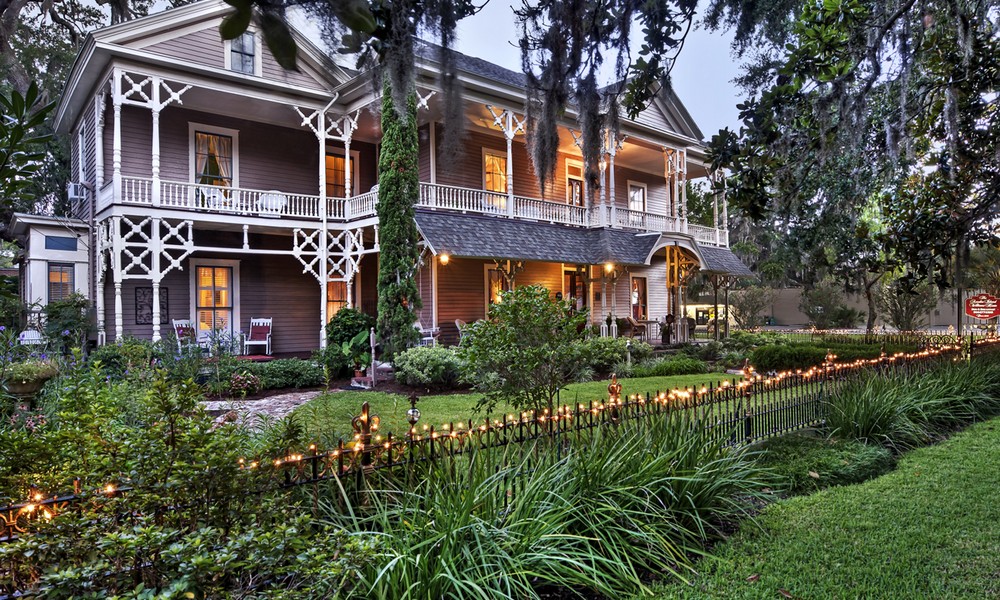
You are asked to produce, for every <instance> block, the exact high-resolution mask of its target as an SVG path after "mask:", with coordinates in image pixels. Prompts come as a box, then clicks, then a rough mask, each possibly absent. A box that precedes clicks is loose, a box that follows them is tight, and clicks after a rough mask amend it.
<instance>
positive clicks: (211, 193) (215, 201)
mask: <svg viewBox="0 0 1000 600" xmlns="http://www.w3.org/2000/svg"><path fill="white" fill-rule="evenodd" d="M198 193H199V194H201V201H202V203H203V205H204V206H205V207H206V208H209V209H212V210H220V209H226V208H230V207H231V206H232V203H231V202H230V200H229V198H227V197H226V194H225V193H224V192H223V191H222V190H220V189H217V188H208V187H206V188H199V190H198Z"/></svg>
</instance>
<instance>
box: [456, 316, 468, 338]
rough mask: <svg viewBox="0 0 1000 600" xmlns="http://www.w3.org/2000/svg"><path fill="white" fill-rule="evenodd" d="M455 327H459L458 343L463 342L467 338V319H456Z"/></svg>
mask: <svg viewBox="0 0 1000 600" xmlns="http://www.w3.org/2000/svg"><path fill="white" fill-rule="evenodd" d="M455 327H457V328H458V343H459V344H461V343H462V340H464V339H465V335H466V334H465V321H463V320H462V319H455Z"/></svg>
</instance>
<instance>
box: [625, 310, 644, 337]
mask: <svg viewBox="0 0 1000 600" xmlns="http://www.w3.org/2000/svg"><path fill="white" fill-rule="evenodd" d="M625 320H626V321H628V324H629V327H630V328H631V331H629V337H632V338H635V336H636V334H638V335H639V339H640V340H644V339H646V326H645V325H644V324H642V323H640V322H639V321H636V320H635V318H633V317H632V315H629V316H627V317H625Z"/></svg>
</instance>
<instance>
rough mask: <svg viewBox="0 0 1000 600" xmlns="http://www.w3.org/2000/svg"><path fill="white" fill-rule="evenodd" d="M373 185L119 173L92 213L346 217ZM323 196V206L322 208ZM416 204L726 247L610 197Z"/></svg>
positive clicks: (439, 192) (363, 208)
mask: <svg viewBox="0 0 1000 600" xmlns="http://www.w3.org/2000/svg"><path fill="white" fill-rule="evenodd" d="M377 188H378V186H376V187H375V188H373V189H372V190H371V191H369V192H366V193H363V194H360V195H357V196H352V197H350V198H325V199H324V198H321V197H320V196H318V195H307V194H294V193H287V192H283V191H279V190H258V189H247V188H237V187H219V186H211V185H202V184H197V183H185V182H178V181H166V180H160V181H159V182H158V184H157V183H156V182H154V180H153V179H151V178H146V177H121V178H120V185H118V186H116V185H115V184H114V182H113V181H112V182H109V183H108V184H107V185H105V186H104V188H102V189H101V190H100V191H99V192H98V195H97V206H96V209H97V212H98V213H99V212H101V211H103V210H105V209H107V208H108V207H110V206H112V205H127V206H148V207H155V208H162V209H171V210H180V211H189V212H196V213H207V214H215V215H232V216H233V217H234V218H236V217H248V216H250V217H263V218H269V219H286V220H296V221H301V220H305V221H322V220H323V219H324V218H325V219H326V220H327V221H328V222H339V223H348V222H351V221H355V220H360V219H366V218H371V217H374V216H375V206H376V204H377V202H378V189H377ZM324 200H325V210H323V209H324ZM417 206H418V207H419V208H424V209H430V210H442V211H449V212H458V213H466V214H477V215H487V216H492V217H496V218H508V219H520V220H526V221H533V222H539V223H552V224H560V225H567V226H574V227H611V228H615V229H626V230H633V231H642V232H652V233H679V234H685V235H690V236H692V237H693V238H694V239H695V241H696V242H697V243H699V244H704V245H712V246H723V247H725V246H728V239H727V232H726V231H725V230H723V229H719V228H714V227H705V226H702V225H695V224H693V223H688V222H687V221H686V220H685V219H683V218H681V217H679V216H678V217H675V216H670V215H663V214H656V213H651V212H644V211H637V210H629V209H626V208H623V207H620V206H617V205H615V204H610V205H597V206H593V207H591V208H586V207H583V206H575V205H571V204H567V203H565V202H553V201H550V200H542V199H538V198H528V197H524V196H508V195H507V194H502V193H497V192H490V191H486V190H481V189H473V188H464V187H456V186H448V185H439V184H432V183H421V184H420V196H419V198H418V200H417Z"/></svg>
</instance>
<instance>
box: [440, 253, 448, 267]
mask: <svg viewBox="0 0 1000 600" xmlns="http://www.w3.org/2000/svg"><path fill="white" fill-rule="evenodd" d="M438 260H439V261H441V264H442V265H447V264H448V261H450V260H451V257H450V256H448V255H447V254H441V255H440V256H438Z"/></svg>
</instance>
